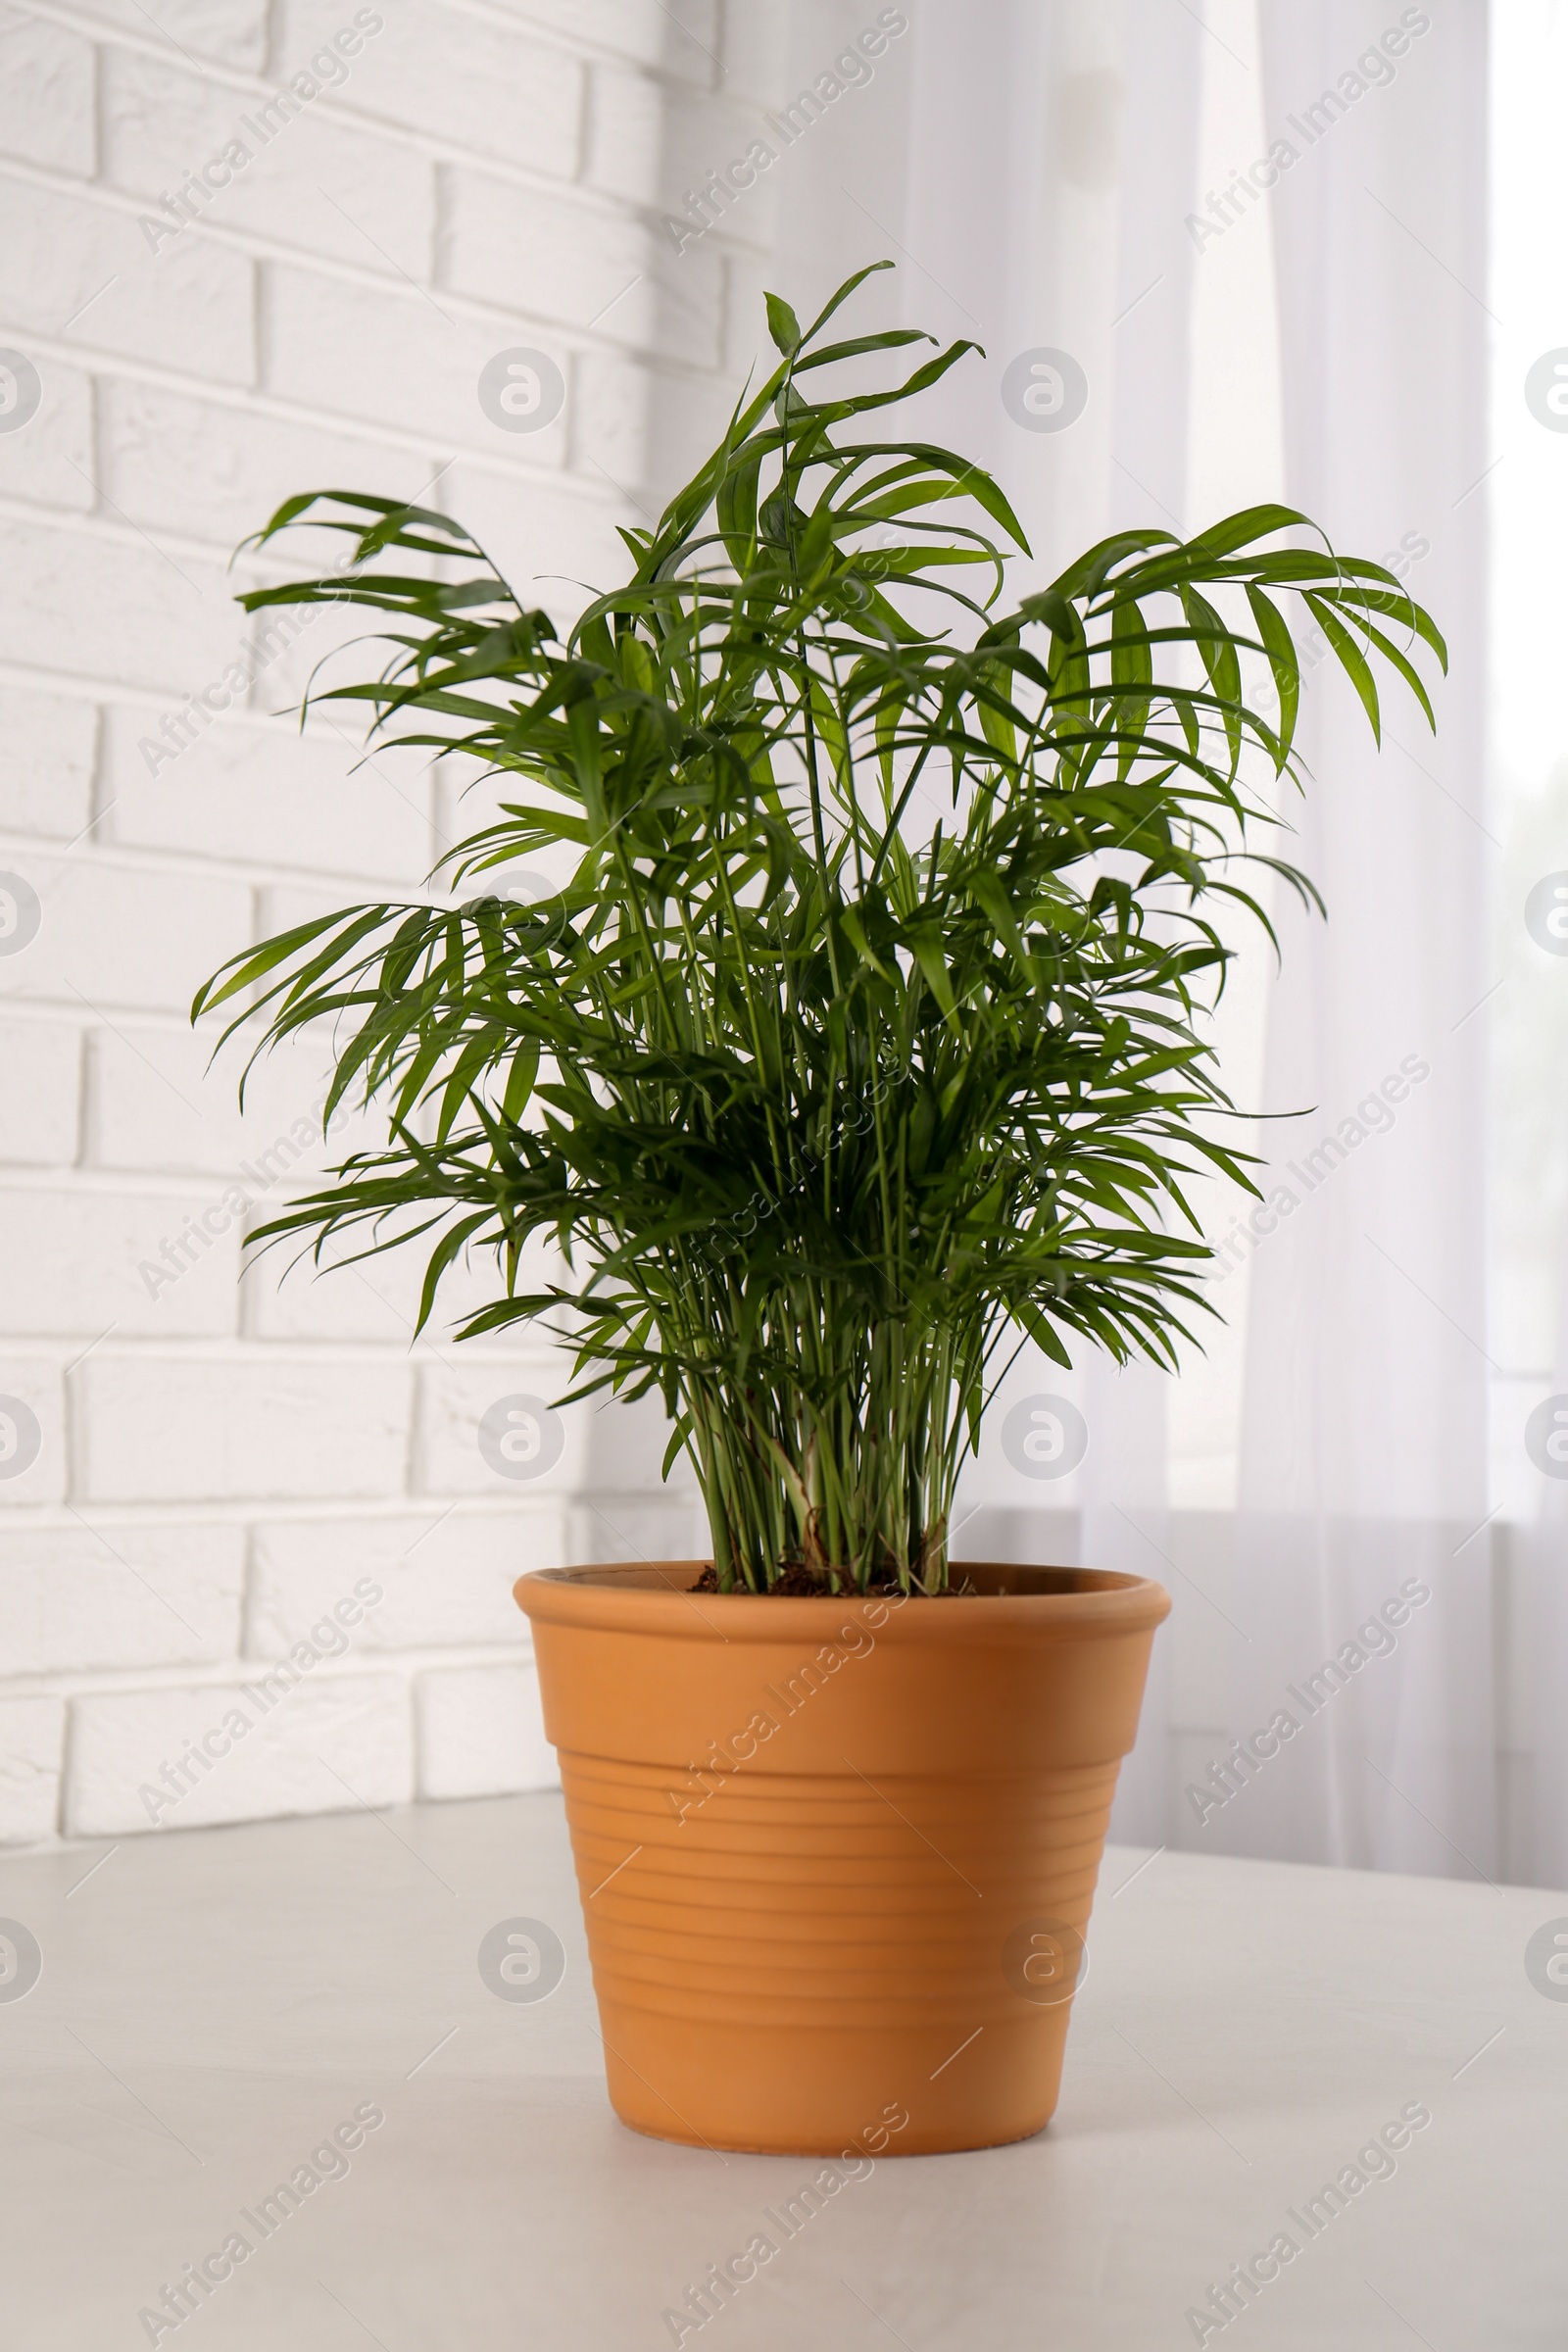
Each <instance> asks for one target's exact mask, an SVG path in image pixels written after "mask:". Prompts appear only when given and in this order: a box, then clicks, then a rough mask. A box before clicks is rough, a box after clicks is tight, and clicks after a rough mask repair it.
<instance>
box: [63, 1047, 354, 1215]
mask: <svg viewBox="0 0 1568 2352" xmlns="http://www.w3.org/2000/svg"><path fill="white" fill-rule="evenodd" d="M218 1037H219V1016H215V1017H214V1019H213V1020H212V1021H211V1022H209V1023H207V1024H206V1026H205V1028H204V1030H203V1033H202V1034H201V1035H200V1036H197V1035H194V1034H192V1033H191V1032H190V1031H187V1030H169V1029H136V1028H132V1027H129V1026H125V1027H123V1028H116V1029H100V1030H95V1031H94V1032H93V1033H92V1035H91V1036H90V1038H89V1040H88V1050H87V1053H88V1117H87V1159H88V1164H89V1165H90V1166H93V1167H102V1168H136V1169H142V1168H146V1169H154V1168H157V1169H165V1170H168V1171H170V1172H172V1173H179V1172H183V1171H185V1170H187V1169H196V1170H200V1171H201V1172H202V1173H203V1174H204V1175H223V1176H226V1175H232V1176H234V1177H236V1178H238V1180H239V1183H240V1187H241V1189H242V1190H243V1191H244V1192H245V1193H246V1194H247V1196H248V1197H249V1198H250V1199H251V1200H252V1201H258V1202H263V1203H267V1202H270V1201H271V1200H272V1199H273V1197H274V1196H275V1197H276V1199H277V1200H279V1201H280V1200H281V1199H282V1198H283V1197H284V1196H285V1195H286V1194H287V1193H288V1192H289V1191H290V1190H292V1189H298V1188H299V1187H302V1186H305V1185H309V1184H312V1183H313V1182H314V1181H315V1178H316V1174H317V1171H318V1170H319V1168H320V1167H321V1166H322V1165H324V1163H325V1160H326V1158H327V1157H328V1156H330V1155H332V1154H333V1153H335V1152H336V1149H337V1147H336V1143H335V1142H334V1144H333V1145H332V1147H331V1148H330V1152H323V1150H322V1147H321V1140H320V1116H321V1107H322V1102H323V1099H324V1096H325V1093H326V1089H327V1086H328V1083H329V1081H330V1064H329V1061H328V1058H327V1055H326V1053H325V1051H324V1049H323V1048H322V1047H320V1046H318V1045H316V1044H314V1043H312V1042H310V1041H306V1040H296V1041H295V1044H294V1046H293V1048H292V1049H290V1048H288V1047H284V1048H280V1049H279V1051H278V1052H277V1053H276V1054H266V1055H264V1056H263V1058H262V1059H261V1060H260V1061H258V1062H257V1064H256V1066H255V1068H254V1070H253V1071H252V1072H251V1074H250V1076H249V1078H248V1079H247V1081H246V1087H245V1109H244V1111H243V1112H241V1110H240V1107H239V1081H240V1075H241V1072H242V1071H243V1070H244V1067H245V1052H246V1049H245V1045H244V1042H243V1040H241V1039H238V1038H236V1039H235V1040H234V1042H233V1044H232V1045H230V1046H228V1047H227V1048H225V1049H224V1051H223V1052H222V1053H221V1054H220V1055H219V1057H218V1059H217V1061H216V1062H211V1065H210V1066H209V1064H210V1057H211V1055H212V1053H213V1049H214V1047H215V1046H216V1045H217V1043H218ZM160 1078H161V1079H162V1080H163V1083H162V1084H159V1083H158V1080H159V1079H160ZM270 1213H271V1210H270V1207H264V1208H263V1209H262V1210H260V1211H259V1212H258V1214H257V1216H256V1217H255V1218H253V1219H250V1220H248V1221H249V1222H254V1223H260V1222H261V1221H262V1216H263V1215H266V1214H270Z"/></svg>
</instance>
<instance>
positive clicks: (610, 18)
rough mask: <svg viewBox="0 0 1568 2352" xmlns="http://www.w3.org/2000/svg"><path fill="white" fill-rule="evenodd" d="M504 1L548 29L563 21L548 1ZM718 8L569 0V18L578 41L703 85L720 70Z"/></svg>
mask: <svg viewBox="0 0 1568 2352" xmlns="http://www.w3.org/2000/svg"><path fill="white" fill-rule="evenodd" d="M506 5H508V6H511V7H514V8H515V9H516V10H517V12H518V14H519V16H531V17H534V18H536V19H538V20H540V21H542V22H544V23H545V24H547V25H550V26H551V27H552V29H554V28H556V27H558V26H560V25H561V23H562V16H561V12H560V11H559V10H554V9H552V8H551V7H550V6H549V0H506ZM769 5H776V0H769ZM718 12H719V0H572V7H571V15H570V18H569V20H568V23H569V26H570V30H571V32H572V33H573V35H574V36H575V37H576V38H577V39H578V40H580V41H593V42H595V43H597V44H598V46H599V47H601V48H604V49H613V50H615V51H616V52H617V53H618V54H619V55H620V56H622V57H624V58H626V59H628V60H630V61H631V62H632V63H633V64H636V65H641V66H652V67H655V68H657V69H658V71H659V72H660V73H666V74H669V75H671V76H672V77H673V78H675V79H677V80H684V81H692V82H696V83H697V84H698V85H699V86H700V87H703V88H706V87H707V86H708V84H709V83H710V82H711V80H712V79H713V76H714V74H715V73H717V70H718V55H717V53H718V45H719V30H718Z"/></svg>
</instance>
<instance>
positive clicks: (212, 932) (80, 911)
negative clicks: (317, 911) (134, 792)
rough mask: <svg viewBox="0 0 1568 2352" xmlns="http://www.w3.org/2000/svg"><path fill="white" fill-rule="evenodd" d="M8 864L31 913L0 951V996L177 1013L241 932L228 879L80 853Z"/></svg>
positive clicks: (240, 913) (246, 918) (236, 896)
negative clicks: (15, 942)
mask: <svg viewBox="0 0 1568 2352" xmlns="http://www.w3.org/2000/svg"><path fill="white" fill-rule="evenodd" d="M10 862H11V865H12V866H13V867H14V868H15V870H16V871H18V872H19V873H21V874H22V875H23V876H24V878H25V880H26V881H27V882H28V883H29V884H30V885H31V887H32V888H33V890H35V891H36V893H37V895H38V899H39V901H40V906H41V919H40V921H39V925H38V929H37V932H36V934H35V935H34V937H33V938H32V939H31V940H30V941H29V942H28V944H27V946H26V947H25V948H24V949H22V950H20V951H19V952H18V953H17V954H16V955H13V956H4V957H0V997H7V996H19V997H29V998H39V997H49V998H54V999H56V1000H58V1001H59V1002H60V1003H62V1004H64V1005H69V1006H70V1007H71V1008H72V1010H73V1011H75V1010H78V1009H90V1010H92V1011H94V1012H101V1011H102V1009H103V1008H105V1007H110V1008H118V1007H120V1006H135V1007H138V1008H145V1009H147V1010H149V1011H154V1010H156V1011H169V1012H178V1013H180V1014H186V1013H188V1012H189V1010H190V1004H191V999H192V997H194V995H195V994H196V991H197V989H198V988H199V987H200V985H201V983H202V982H203V981H204V980H205V979H206V978H207V977H208V975H209V973H211V972H215V971H216V970H217V969H218V966H219V965H220V964H221V962H223V961H224V960H225V958H226V957H228V956H232V955H234V954H235V953H236V951H237V950H239V949H240V948H243V947H245V946H246V945H247V944H248V942H249V939H250V930H251V894H250V892H249V891H248V890H247V889H246V888H245V887H244V885H243V884H241V883H238V882H228V881H223V880H220V879H217V878H216V877H215V878H208V877H207V876H204V875H192V874H159V873H152V872H149V871H148V870H147V869H146V868H145V867H142V868H135V867H130V868H127V867H123V866H117V865H114V864H112V863H110V862H109V861H108V860H106V859H103V858H95V857H92V856H90V855H86V854H82V855H80V856H78V857H76V858H73V859H72V860H71V861H70V862H69V863H67V862H65V861H63V860H61V859H60V858H25V859H24V858H18V857H16V856H15V855H12V856H11V858H10ZM149 1083H155V1082H154V1081H151V1080H150V1081H149Z"/></svg>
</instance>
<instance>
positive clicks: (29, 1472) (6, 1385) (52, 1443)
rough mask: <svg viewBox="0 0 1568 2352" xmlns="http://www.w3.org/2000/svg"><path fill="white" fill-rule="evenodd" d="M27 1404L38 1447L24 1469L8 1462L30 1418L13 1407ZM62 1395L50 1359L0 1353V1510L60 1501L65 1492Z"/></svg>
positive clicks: (27, 1434)
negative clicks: (42, 1359) (46, 1362)
mask: <svg viewBox="0 0 1568 2352" xmlns="http://www.w3.org/2000/svg"><path fill="white" fill-rule="evenodd" d="M18 1404H21V1405H25V1407H26V1411H27V1413H30V1414H31V1416H32V1420H33V1421H35V1422H36V1423H37V1425H38V1439H37V1444H38V1450H37V1452H36V1453H35V1454H34V1455H33V1457H32V1460H31V1461H30V1462H29V1463H28V1464H27V1466H26V1468H25V1469H23V1470H16V1469H15V1468H14V1467H13V1466H14V1464H15V1463H16V1462H18V1461H19V1460H21V1459H22V1454H21V1453H20V1452H19V1449H18V1441H19V1438H21V1437H22V1436H23V1434H24V1432H25V1438H26V1439H28V1440H30V1439H31V1435H32V1431H31V1424H30V1423H28V1422H27V1421H26V1417H25V1414H18V1413H17V1412H16V1411H15V1410H14V1408H15V1406H16V1405H18ZM66 1469H67V1465H66V1397H65V1386H64V1383H63V1382H62V1380H61V1377H60V1373H59V1371H58V1369H57V1368H56V1366H55V1365H53V1364H45V1363H40V1362H39V1361H38V1360H37V1358H36V1357H35V1356H32V1357H29V1356H23V1355H9V1356H7V1355H0V1472H5V1473H8V1475H5V1476H0V1511H6V1510H23V1509H25V1508H26V1506H27V1505H28V1504H29V1503H38V1502H59V1501H61V1500H62V1499H63V1498H64V1495H65V1492H66Z"/></svg>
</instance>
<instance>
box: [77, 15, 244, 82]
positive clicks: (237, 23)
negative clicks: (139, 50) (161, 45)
mask: <svg viewBox="0 0 1568 2352" xmlns="http://www.w3.org/2000/svg"><path fill="white" fill-rule="evenodd" d="M92 13H93V15H94V16H95V17H103V18H105V19H107V21H108V22H109V23H110V24H112V25H121V26H122V27H123V29H124V30H125V31H126V32H133V33H136V34H137V35H138V36H139V37H140V38H141V39H142V40H145V39H146V38H147V12H146V11H145V9H143V8H142V6H141V5H140V0H93V11H92ZM158 24H159V26H160V27H161V29H162V30H163V31H164V32H165V34H166V35H167V36H168V38H169V39H170V40H172V41H173V42H175V43H177V44H178V46H179V47H180V48H181V49H196V50H199V51H200V52H201V54H202V55H203V56H204V57H211V58H216V59H217V60H218V61H219V62H220V63H221V64H222V65H225V66H235V67H243V68H245V69H247V70H248V71H249V72H251V73H260V72H261V70H262V68H263V67H264V66H265V65H266V63H267V0H159V5H158Z"/></svg>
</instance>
